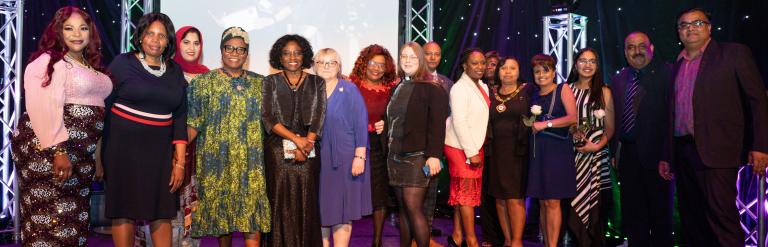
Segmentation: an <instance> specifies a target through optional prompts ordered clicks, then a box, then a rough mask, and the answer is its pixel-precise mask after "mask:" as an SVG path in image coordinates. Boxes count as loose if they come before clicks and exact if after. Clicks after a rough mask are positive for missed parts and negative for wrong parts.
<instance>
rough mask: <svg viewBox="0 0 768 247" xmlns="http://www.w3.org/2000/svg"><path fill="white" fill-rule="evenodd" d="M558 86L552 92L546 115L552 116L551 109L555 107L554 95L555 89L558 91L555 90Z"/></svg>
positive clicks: (555, 93) (555, 94)
mask: <svg viewBox="0 0 768 247" xmlns="http://www.w3.org/2000/svg"><path fill="white" fill-rule="evenodd" d="M559 87H560V85H558V86H556V87H555V91H554V92H552V99H551V100H550V101H549V111H547V115H549V116H550V117H551V116H552V109H554V108H555V97H556V96H557V91H559V90H557V88H559Z"/></svg>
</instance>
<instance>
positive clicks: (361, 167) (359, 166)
mask: <svg viewBox="0 0 768 247" xmlns="http://www.w3.org/2000/svg"><path fill="white" fill-rule="evenodd" d="M363 172H365V160H364V159H358V158H354V159H352V176H355V177H357V176H359V175H360V174H363Z"/></svg>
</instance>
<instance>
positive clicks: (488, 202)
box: [478, 145, 504, 246]
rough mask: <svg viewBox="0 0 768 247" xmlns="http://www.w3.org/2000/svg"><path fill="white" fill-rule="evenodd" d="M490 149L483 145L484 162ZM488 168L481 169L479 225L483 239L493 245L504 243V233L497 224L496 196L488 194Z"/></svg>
mask: <svg viewBox="0 0 768 247" xmlns="http://www.w3.org/2000/svg"><path fill="white" fill-rule="evenodd" d="M491 152H493V150H491V148H490V145H485V157H484V158H485V161H486V164H488V163H490V162H491V160H490V159H491V157H492V156H491ZM489 171H490V169H487V168H486V169H483V178H482V185H481V188H480V189H481V191H480V207H478V211H480V212H479V213H480V227H481V229H482V233H483V241H485V242H488V243H490V244H491V245H493V246H502V245H504V233H503V232H501V225H500V224H499V214H498V212H496V198H494V197H493V196H491V195H490V194H488V177H489V176H490V175H488V172H489Z"/></svg>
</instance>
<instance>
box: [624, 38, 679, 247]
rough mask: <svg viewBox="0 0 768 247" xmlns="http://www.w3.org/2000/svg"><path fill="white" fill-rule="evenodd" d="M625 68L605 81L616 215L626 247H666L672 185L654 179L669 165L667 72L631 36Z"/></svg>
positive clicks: (643, 41) (648, 47)
mask: <svg viewBox="0 0 768 247" xmlns="http://www.w3.org/2000/svg"><path fill="white" fill-rule="evenodd" d="M624 55H625V57H626V59H627V63H629V67H625V68H624V69H622V70H621V72H619V74H617V75H615V76H613V78H611V82H612V84H611V93H612V94H613V97H614V102H615V103H614V109H615V111H616V117H617V119H616V120H617V125H616V132H615V133H616V134H615V135H614V137H613V140H612V142H611V143H612V147H613V150H617V152H613V153H614V154H615V156H616V157H615V158H617V159H616V161H617V163H618V173H619V181H620V182H621V205H622V209H621V214H622V218H623V226H624V232H625V233H626V234H627V236H628V237H629V246H658V247H665V246H669V247H671V246H672V193H673V190H672V182H670V181H667V180H665V179H664V178H662V176H660V175H659V173H658V165H659V163H660V161H667V162H666V163H668V161H669V160H670V157H669V152H665V150H664V148H663V145H662V144H663V143H664V140H666V139H668V138H669V137H668V136H665V135H667V134H668V133H667V132H665V131H659V130H661V129H664V128H665V126H666V123H667V122H668V121H669V120H668V119H669V107H670V106H669V91H670V90H669V88H670V86H669V85H670V84H671V83H672V76H671V73H672V71H671V70H672V68H671V66H670V65H669V64H666V63H663V62H659V61H657V60H654V59H653V44H652V43H651V41H650V39H649V38H648V35H646V34H645V33H642V32H633V33H630V34H629V35H627V37H626V38H625V39H624Z"/></svg>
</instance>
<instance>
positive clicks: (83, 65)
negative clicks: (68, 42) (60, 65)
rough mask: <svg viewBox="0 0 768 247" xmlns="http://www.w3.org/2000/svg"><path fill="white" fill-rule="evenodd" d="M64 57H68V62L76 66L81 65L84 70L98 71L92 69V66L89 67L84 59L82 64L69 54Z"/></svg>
mask: <svg viewBox="0 0 768 247" xmlns="http://www.w3.org/2000/svg"><path fill="white" fill-rule="evenodd" d="M64 57H66V58H67V60H69V61H74V62H75V63H76V64H78V65H80V66H81V67H83V68H86V69H89V70H91V71H96V70H95V69H94V68H93V67H91V66H90V65H88V64H87V63H86V62H87V61H86V60H85V58H83V61H84V62H81V61H80V60H77V59H75V58H74V57H72V56H71V55H69V53H67V54H64Z"/></svg>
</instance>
